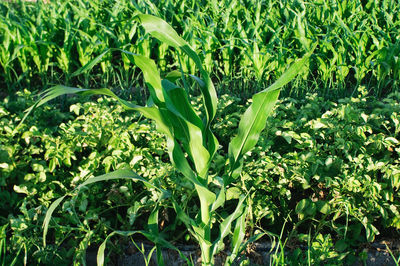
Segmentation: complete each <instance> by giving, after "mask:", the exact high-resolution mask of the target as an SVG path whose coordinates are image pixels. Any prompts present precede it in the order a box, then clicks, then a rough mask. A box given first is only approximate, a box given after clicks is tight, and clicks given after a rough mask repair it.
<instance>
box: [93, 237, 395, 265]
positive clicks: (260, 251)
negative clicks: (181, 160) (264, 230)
mask: <svg viewBox="0 0 400 266" xmlns="http://www.w3.org/2000/svg"><path fill="white" fill-rule="evenodd" d="M137 244H138V246H139V247H141V246H142V244H143V247H144V250H145V255H143V254H142V253H141V252H139V251H138V250H137V249H136V248H135V246H134V245H133V244H129V245H128V246H126V247H125V254H124V255H122V256H120V257H119V258H118V262H117V263H116V264H114V265H118V266H143V265H146V264H145V261H144V257H145V256H146V257H147V256H148V255H149V252H150V251H151V249H152V248H153V247H154V246H152V245H151V244H148V243H144V242H143V243H140V242H138V243H137ZM385 244H386V245H387V246H388V247H389V248H390V250H391V251H392V252H394V254H395V255H397V257H396V258H398V256H399V252H400V242H399V241H398V240H393V241H380V242H375V243H371V244H368V246H366V247H360V251H366V252H367V258H366V260H365V263H364V262H363V261H361V259H359V261H357V262H356V263H354V264H353V266H363V265H367V266H396V265H397V264H396V262H395V261H394V260H393V258H392V257H391V255H390V254H389V252H388V251H387V249H386V245H385ZM177 248H178V249H179V250H180V251H181V252H182V254H183V255H185V256H186V257H187V258H188V259H189V260H191V261H192V262H193V263H194V264H195V265H201V259H200V250H199V249H198V248H197V246H194V245H186V246H179V245H178V246H177ZM300 248H301V249H303V250H306V249H307V247H303V246H300ZM275 252H276V249H274V248H273V247H272V244H271V243H268V242H265V243H254V244H251V245H250V246H249V248H248V249H247V250H246V254H245V255H244V256H242V260H243V259H246V260H247V259H248V260H249V261H250V265H254V266H257V265H271V262H272V258H271V256H272V255H273V254H274V253H275ZM162 254H163V258H164V263H165V265H167V266H184V265H187V263H186V261H185V260H184V259H182V258H181V257H180V256H179V254H178V252H176V251H174V250H168V249H165V250H163V251H162ZM227 255H228V254H227V253H225V252H221V253H220V254H219V255H218V256H217V257H216V258H215V264H214V265H217V266H219V265H223V264H224V261H225V259H226V256H227ZM156 261H157V259H156V253H155V252H153V254H152V257H151V260H150V264H149V265H150V266H156V265H157V262H156ZM240 262H241V260H240V259H238V260H237V261H235V263H234V264H233V265H235V266H236V265H240ZM87 265H89V266H91V265H96V251H88V253H87Z"/></svg>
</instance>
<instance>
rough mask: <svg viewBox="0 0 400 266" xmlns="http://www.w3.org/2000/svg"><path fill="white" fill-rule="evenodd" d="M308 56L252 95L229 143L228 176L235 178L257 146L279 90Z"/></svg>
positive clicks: (299, 68) (298, 69) (294, 74)
mask: <svg viewBox="0 0 400 266" xmlns="http://www.w3.org/2000/svg"><path fill="white" fill-rule="evenodd" d="M310 55H311V53H308V54H306V55H305V56H304V57H303V58H302V59H301V60H299V61H297V62H295V63H294V64H293V65H291V66H290V67H289V69H288V70H287V71H286V72H285V73H284V74H283V75H282V76H281V77H280V78H279V79H278V80H277V81H275V83H273V84H272V85H271V86H270V87H268V88H267V89H265V90H263V91H261V92H259V93H256V94H255V95H253V98H252V99H253V102H252V103H251V105H250V106H249V107H248V108H247V110H246V111H245V113H244V114H243V116H242V118H241V120H240V122H239V130H238V135H237V136H236V137H234V138H233V139H232V141H231V142H230V143H229V150H228V154H229V163H230V174H231V176H232V177H233V178H237V177H238V175H239V173H240V172H239V171H235V170H236V169H238V168H240V167H241V165H242V160H241V159H242V157H243V155H244V154H245V153H246V152H248V151H250V150H251V149H252V148H253V147H254V146H255V145H256V144H257V141H258V139H259V137H260V133H261V131H262V130H263V129H264V127H265V123H266V121H267V117H268V116H269V114H270V113H271V111H272V108H273V107H274V105H275V103H276V101H277V99H278V96H279V92H280V89H281V88H282V87H283V86H284V85H286V84H287V83H288V82H290V81H291V80H292V79H293V78H294V77H295V76H296V75H297V74H298V73H299V72H300V70H301V69H302V67H303V65H304V64H305V63H306V62H307V60H308V58H309V57H310Z"/></svg>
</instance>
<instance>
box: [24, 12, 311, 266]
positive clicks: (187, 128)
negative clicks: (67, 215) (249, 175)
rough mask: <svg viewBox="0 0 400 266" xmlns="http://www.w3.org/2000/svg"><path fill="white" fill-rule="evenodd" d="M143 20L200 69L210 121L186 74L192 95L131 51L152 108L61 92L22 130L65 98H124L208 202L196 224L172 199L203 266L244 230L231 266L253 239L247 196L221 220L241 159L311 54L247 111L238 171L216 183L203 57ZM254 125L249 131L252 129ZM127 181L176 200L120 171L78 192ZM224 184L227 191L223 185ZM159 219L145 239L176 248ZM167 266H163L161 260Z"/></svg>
mask: <svg viewBox="0 0 400 266" xmlns="http://www.w3.org/2000/svg"><path fill="white" fill-rule="evenodd" d="M136 19H137V20H139V21H140V24H141V25H142V26H143V27H144V28H145V30H146V32H148V33H149V34H151V35H153V36H154V37H156V38H157V39H159V40H160V41H162V42H164V43H166V44H168V45H170V46H172V47H174V48H175V49H179V50H180V51H181V52H183V53H184V54H186V55H187V56H188V57H189V58H190V59H192V60H193V61H194V62H195V64H196V67H197V68H198V69H199V72H200V74H201V78H198V77H195V76H191V77H193V78H194V80H195V81H197V83H198V85H199V88H200V91H201V93H202V99H203V108H204V112H203V114H198V113H196V111H195V110H194V108H193V106H192V105H191V104H190V102H189V99H190V98H189V95H188V94H187V91H188V90H189V88H188V86H187V83H186V81H185V75H184V74H183V72H182V81H183V84H184V88H181V87H180V86H179V85H178V84H174V83H172V82H170V81H169V80H167V79H166V80H161V78H160V75H159V73H158V70H157V68H156V65H155V63H154V61H152V60H151V59H149V58H147V57H144V56H142V55H136V54H132V53H129V52H125V53H127V55H128V56H129V58H130V60H131V61H132V62H134V63H135V64H136V65H137V66H138V67H139V68H140V69H141V70H142V72H143V76H144V79H145V81H146V84H147V86H148V89H149V91H150V98H149V99H148V100H147V103H148V105H147V106H139V105H136V104H135V103H132V102H128V101H126V100H123V99H121V98H119V97H118V96H117V95H115V94H114V93H113V92H112V91H111V90H109V89H80V88H71V87H65V86H60V85H58V86H54V87H51V88H50V89H48V90H46V91H45V92H44V93H43V94H42V96H41V99H40V100H39V101H38V102H37V103H36V104H35V105H33V106H32V107H31V108H29V109H28V110H27V111H26V112H27V113H26V115H25V117H24V118H23V119H22V121H21V125H22V124H23V122H24V121H25V118H26V117H27V116H28V115H29V114H30V113H31V111H32V110H33V108H35V107H38V106H41V105H43V104H44V103H46V102H48V101H50V100H52V99H54V98H56V97H58V96H61V95H64V94H83V95H99V94H100V95H106V96H109V97H112V98H114V99H116V100H117V101H118V102H119V103H120V104H122V105H123V106H124V107H125V109H127V110H135V111H139V112H141V113H142V114H143V115H144V116H146V117H148V118H149V119H152V120H154V121H155V122H156V125H157V129H158V131H159V132H161V133H163V134H165V136H166V139H167V147H168V152H169V157H170V160H171V162H172V163H173V165H174V166H175V167H176V168H177V170H178V171H179V172H181V173H182V174H183V176H184V177H185V178H186V179H187V181H189V182H190V184H191V185H192V186H193V187H194V189H195V190H196V193H197V197H198V200H199V201H200V210H199V212H198V213H197V214H196V216H195V218H191V217H190V214H189V213H187V212H185V211H183V210H182V208H181V207H180V206H179V205H178V204H177V203H176V200H175V199H174V198H172V203H173V206H174V209H175V212H176V214H177V217H178V219H179V220H181V222H183V224H184V225H185V226H186V229H187V230H188V231H189V232H190V233H191V234H192V236H193V237H194V239H196V241H197V242H198V244H199V245H200V248H201V258H202V264H203V265H212V264H213V263H214V256H215V255H216V254H217V253H219V252H220V251H221V250H222V248H223V247H224V242H223V241H224V239H225V238H226V237H227V236H228V235H230V233H231V227H232V225H233V224H234V223H236V227H235V230H234V236H233V237H232V238H230V239H231V242H232V248H233V253H232V255H231V256H230V257H229V259H228V260H227V262H226V263H227V264H230V263H232V262H233V260H234V259H235V257H236V256H237V254H238V251H239V248H240V247H241V246H242V242H243V238H244V235H245V229H246V228H245V226H244V221H245V219H246V216H247V210H248V209H247V207H246V205H245V200H246V197H247V195H245V194H244V193H240V194H239V195H238V197H235V199H236V200H237V206H236V208H235V209H234V210H233V211H232V212H231V213H230V214H229V215H228V216H227V217H225V218H224V219H221V221H218V220H217V219H218V218H219V217H221V215H219V214H218V213H217V212H216V211H217V209H219V208H220V207H222V206H224V204H225V198H226V197H225V193H226V192H225V191H226V189H229V186H230V185H231V183H232V181H234V180H235V179H237V178H238V177H239V175H240V169H241V168H242V167H241V164H243V160H242V158H241V157H242V156H243V154H244V153H246V152H248V151H250V149H252V148H253V147H254V146H255V144H256V143H257V140H258V138H259V136H260V132H261V131H262V129H263V128H264V125H265V123H266V119H267V117H268V115H269V113H270V111H271V110H272V107H273V105H274V104H275V102H276V100H277V96H278V94H279V91H280V89H281V88H282V87H283V86H284V85H285V84H287V83H288V82H289V81H291V80H292V79H293V78H294V77H295V76H296V75H297V74H298V72H299V71H300V70H301V68H302V67H303V65H304V63H305V62H306V61H307V60H308V58H309V56H310V54H311V53H308V54H307V55H306V56H305V57H304V58H303V59H302V60H300V61H298V62H296V63H294V64H293V65H292V66H291V67H290V68H289V69H288V70H287V72H285V73H284V74H283V75H282V77H281V78H280V79H278V80H277V81H276V82H275V83H274V84H272V85H271V86H270V87H269V88H267V89H266V90H265V91H262V92H260V93H258V94H256V95H255V96H254V97H253V104H252V105H250V107H249V108H248V109H247V111H246V112H245V114H244V115H243V118H242V120H241V122H240V124H239V133H238V136H237V137H236V138H234V139H233V141H232V142H231V143H230V146H229V147H230V150H231V152H230V153H232V154H233V156H230V158H229V161H230V164H231V168H230V170H229V171H227V172H226V173H224V174H223V175H222V177H214V178H210V177H209V168H210V163H211V161H212V159H213V157H214V154H215V152H216V150H217V147H218V141H217V139H216V137H215V136H214V134H213V133H212V131H211V129H210V125H211V122H212V120H213V119H214V116H215V113H216V106H217V96H216V91H215V88H214V86H213V83H212V81H211V78H210V77H209V75H208V73H207V71H205V70H204V69H203V66H202V63H201V60H200V58H199V57H198V55H197V54H196V53H195V52H194V51H193V50H192V49H191V48H190V46H189V45H188V44H187V43H186V42H185V41H184V40H183V39H182V38H181V37H179V35H178V34H177V33H176V32H175V30H174V29H173V28H172V27H171V26H170V25H168V24H167V23H166V22H165V21H163V20H162V19H160V18H157V17H154V16H151V15H145V14H139V15H137V17H136ZM108 51H109V50H108ZM106 52H107V51H106ZM105 54H106V53H105V52H104V53H102V55H101V57H102V56H103V55H105ZM101 57H97V58H95V59H94V60H93V61H92V62H88V63H87V64H86V65H85V66H83V68H82V69H83V70H82V71H86V70H87V69H90V68H92V67H93V66H94V65H95V64H96V63H98V62H100V60H101ZM181 71H182V69H181ZM247 123H249V124H248V125H247ZM248 129H249V130H248ZM121 178H123V179H132V180H135V181H142V182H143V183H145V184H149V185H151V186H152V187H154V188H157V189H158V190H160V191H161V192H162V193H163V194H168V197H170V195H171V193H169V192H168V193H167V192H166V191H164V190H163V189H160V188H158V186H157V185H152V182H151V181H149V180H147V179H143V178H141V177H139V176H138V175H137V174H136V173H134V172H131V171H128V170H125V171H124V170H117V171H115V172H111V173H106V174H104V175H102V176H98V177H91V178H89V179H87V180H86V181H85V182H83V183H82V184H80V185H79V186H78V187H77V189H78V190H79V189H80V188H81V187H84V186H86V185H88V184H91V183H95V182H98V181H104V180H110V179H121ZM218 182H219V183H220V184H218ZM214 184H218V185H219V188H218V190H217V191H216V192H214V191H212V190H211V189H212V187H213V185H214ZM164 197H165V195H164V196H163V195H161V196H159V197H158V198H159V200H162V199H163V198H164ZM64 198H65V196H62V197H60V198H58V199H57V200H56V201H54V202H53V203H52V204H51V206H50V207H49V209H48V211H47V213H46V217H45V219H44V222H43V226H44V231H43V244H44V246H46V235H47V230H48V226H49V223H50V219H51V217H52V214H53V212H54V210H55V209H56V208H57V206H58V205H60V203H61V202H62V201H63V200H64ZM153 213H154V215H153ZM153 217H154V218H153ZM156 217H158V209H155V210H154V211H153V212H152V214H150V217H149V221H148V226H149V230H150V232H149V233H146V234H145V236H146V237H147V238H148V239H149V240H151V241H153V242H154V243H155V244H156V245H160V247H161V246H164V247H166V246H168V245H166V243H168V242H165V240H163V239H162V238H160V236H159V232H158V218H156ZM218 226H219V234H218V235H217V237H216V238H215V239H213V238H214V237H213V236H212V235H211V230H212V229H213V227H218ZM106 241H107V240H106ZM104 247H105V243H104V244H103V245H101V246H100V248H99V255H98V263H99V264H100V265H102V264H103V263H104V255H103V254H104ZM157 250H158V249H157ZM159 263H161V265H163V262H162V259H161V257H160V260H159Z"/></svg>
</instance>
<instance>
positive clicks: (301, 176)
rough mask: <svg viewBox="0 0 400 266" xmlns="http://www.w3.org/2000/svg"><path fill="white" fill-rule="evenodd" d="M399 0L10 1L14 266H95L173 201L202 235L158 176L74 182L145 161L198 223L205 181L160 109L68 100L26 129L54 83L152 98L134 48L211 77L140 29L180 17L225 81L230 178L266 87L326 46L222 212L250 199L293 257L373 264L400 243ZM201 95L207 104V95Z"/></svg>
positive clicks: (7, 208)
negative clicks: (174, 143)
mask: <svg viewBox="0 0 400 266" xmlns="http://www.w3.org/2000/svg"><path fill="white" fill-rule="evenodd" d="M398 9H399V4H398V3H397V2H396V1H372V0H370V1H331V2H329V3H328V2H327V1H296V2H290V1H259V2H258V4H257V5H252V4H249V3H248V2H247V1H218V2H216V1H203V2H201V1H193V2H191V1H187V0H185V1H168V0H165V1H154V2H153V1H138V2H135V1H118V3H117V4H116V5H114V3H113V2H112V1H97V0H92V1H63V2H62V3H61V2H57V1H54V2H50V3H48V4H47V5H44V4H43V3H41V2H40V1H39V2H38V3H37V4H28V3H24V2H17V3H10V2H0V25H1V27H0V43H1V44H2V45H1V46H0V77H1V78H0V86H1V88H2V89H1V91H0V98H2V100H3V101H2V103H1V105H0V176H1V178H0V213H1V215H0V263H2V264H3V265H13V264H15V265H20V264H23V263H25V264H44V265H54V264H55V263H58V264H68V265H69V264H84V263H85V254H86V252H87V250H91V249H93V248H94V249H96V250H97V248H98V246H99V245H100V244H101V243H102V242H103V241H104V239H106V238H107V237H108V236H109V234H110V233H111V232H114V231H115V230H127V231H129V230H133V229H135V230H136V229H137V230H141V229H144V230H152V229H151V228H149V227H150V226H149V225H148V223H147V221H148V220H150V218H151V216H152V213H153V212H152V210H153V209H154V206H156V205H157V208H159V209H160V210H161V212H160V213H159V217H158V222H159V227H158V229H157V230H159V231H160V235H161V236H162V237H163V238H165V239H167V240H168V241H170V242H171V243H174V244H193V243H195V241H194V239H193V237H191V235H190V234H189V233H188V232H187V231H186V230H185V226H184V224H183V223H182V222H179V220H177V219H175V218H174V217H175V216H176V213H175V211H174V209H175V207H176V205H174V204H176V202H172V201H171V200H170V199H166V200H164V201H163V202H162V203H160V201H159V199H160V194H159V193H158V192H157V191H156V190H154V188H153V187H151V186H146V185H143V184H140V183H132V182H127V181H121V180H120V181H112V182H110V181H109V182H104V183H98V184H97V183H96V184H92V185H90V186H87V187H84V188H82V190H81V191H80V193H76V192H71V191H72V190H73V189H75V188H77V187H78V186H79V185H80V184H82V182H84V181H85V180H87V179H88V178H89V177H93V176H98V175H101V174H104V173H109V172H111V171H113V170H117V169H124V168H131V169H133V170H134V171H135V172H137V173H138V174H139V175H140V176H142V177H144V178H147V179H149V180H150V181H151V183H152V184H156V185H157V187H162V188H163V189H165V190H167V191H172V192H173V193H174V196H176V197H175V198H179V200H180V201H179V202H178V203H179V206H180V208H181V209H182V210H184V211H185V212H186V213H188V214H189V216H194V215H195V214H196V213H198V212H199V208H201V207H200V204H199V202H198V200H197V199H196V193H195V191H194V189H193V186H192V185H191V184H190V182H187V181H185V179H182V176H181V174H180V173H178V171H176V170H174V168H172V167H171V166H170V161H169V157H168V154H167V152H166V149H167V147H166V144H165V139H164V137H163V136H162V135H160V134H158V133H157V132H156V130H155V126H154V125H153V124H151V123H150V121H149V120H148V119H146V118H145V117H143V116H140V115H139V114H133V113H131V112H128V111H125V110H124V109H123V108H121V107H120V106H118V104H117V103H116V102H115V101H113V100H110V99H105V98H101V97H96V98H93V97H92V98H93V99H92V100H94V103H86V102H84V101H80V100H77V99H75V98H71V97H68V96H65V97H63V98H61V100H59V101H57V102H53V103H52V104H51V105H45V106H42V107H41V109H40V110H39V109H38V110H37V111H36V112H34V113H33V114H32V116H29V117H28V118H27V120H26V121H25V123H23V124H22V125H21V127H19V128H18V127H17V125H18V123H19V122H20V121H21V118H22V116H23V113H22V112H23V111H24V110H26V109H27V108H28V107H30V106H32V105H33V103H34V102H33V99H32V98H34V97H33V96H34V94H35V93H36V92H37V91H38V89H39V90H42V88H48V87H49V86H51V85H52V84H54V83H55V84H66V85H79V86H83V87H84V88H103V87H107V88H112V90H113V91H114V92H116V93H117V94H118V96H121V97H123V98H125V99H129V100H133V101H136V102H137V103H138V104H142V105H144V104H145V103H146V98H147V96H148V95H149V91H147V90H146V89H144V88H143V87H144V86H145V85H144V81H143V77H142V75H141V74H140V71H139V69H138V68H136V67H134V66H132V64H131V61H130V60H129V59H130V58H129V56H127V55H128V53H126V52H134V53H138V54H141V55H144V56H147V57H149V58H152V59H154V60H155V61H156V62H157V64H158V66H159V67H160V68H161V74H162V76H164V74H165V73H167V71H168V70H169V69H171V68H172V69H177V68H178V69H179V68H181V69H182V71H183V72H185V73H193V74H198V73H197V72H196V71H197V70H196V66H195V64H193V63H192V62H191V61H188V60H187V59H186V58H185V57H184V56H177V54H176V53H174V52H173V51H172V50H171V49H169V48H168V46H167V45H165V44H162V43H160V42H159V41H156V40H155V39H151V38H149V36H148V35H147V34H145V32H144V31H142V29H141V28H140V27H139V26H138V24H136V22H133V21H132V16H133V14H135V12H138V11H140V12H144V13H151V14H156V15H158V16H160V17H162V18H164V19H165V20H167V21H168V22H169V23H170V24H171V25H173V27H174V28H175V29H176V30H177V31H178V32H179V34H181V35H182V36H183V38H184V39H185V40H187V42H188V43H189V44H190V45H191V46H192V47H193V48H194V49H195V50H196V52H198V53H199V54H200V56H201V59H202V61H203V63H204V67H205V69H206V70H207V71H209V72H210V73H211V77H212V80H213V81H214V82H215V83H216V86H217V91H218V94H220V95H221V96H220V101H219V106H218V107H219V108H218V110H220V111H218V112H217V115H216V118H215V123H214V125H213V132H214V133H215V134H216V136H217V138H218V141H219V143H220V144H221V146H222V147H225V148H226V149H225V150H224V149H219V150H218V151H217V155H216V160H214V161H213V162H212V164H211V168H210V176H211V177H212V178H214V177H219V176H222V175H223V174H222V173H223V171H224V169H225V168H226V166H227V165H226V161H225V159H224V158H226V157H227V156H228V153H229V151H228V148H227V147H228V146H229V145H228V144H229V141H230V140H231V139H232V137H234V135H235V132H236V129H237V127H238V124H239V121H240V116H241V114H242V113H243V112H244V110H245V109H246V108H247V107H248V106H249V105H250V104H251V103H252V100H249V99H248V97H249V96H250V95H251V94H252V93H253V92H255V91H260V90H262V89H263V88H265V87H267V85H269V84H271V83H272V82H273V81H275V80H276V78H278V77H279V76H280V75H281V74H282V73H283V72H284V71H285V70H286V69H287V67H288V65H289V64H291V63H292V62H293V61H294V60H295V58H297V57H300V56H301V55H303V54H304V53H305V52H307V51H310V50H311V48H312V47H311V46H313V45H314V44H316V47H315V50H314V53H313V55H312V56H311V57H310V63H309V64H308V65H307V69H308V72H305V73H304V74H303V75H301V77H299V78H298V79H297V80H296V81H295V82H292V83H291V84H289V86H287V87H286V88H285V89H286V90H285V91H284V92H283V95H286V96H287V95H291V96H292V97H284V98H282V100H280V101H279V102H278V106H277V107H276V108H275V110H274V112H273V114H272V116H271V117H269V118H268V121H267V128H266V130H265V131H264V132H263V133H262V135H261V137H260V140H259V142H258V144H257V146H256V147H255V149H254V150H252V151H250V152H248V153H246V154H245V156H244V157H245V159H246V160H245V161H246V163H245V164H244V165H243V169H242V170H243V174H242V176H241V178H240V179H239V180H236V181H235V182H234V183H233V187H230V188H229V189H228V190H227V191H226V203H225V206H224V211H223V212H222V213H219V214H218V215H219V216H216V217H214V218H213V219H216V220H218V222H221V221H223V220H224V219H225V218H226V217H228V215H229V213H232V211H234V210H235V207H236V206H235V204H236V202H235V200H234V199H236V198H237V197H238V195H240V194H246V195H248V206H249V213H250V215H249V217H248V219H247V220H246V228H247V231H246V232H247V234H246V238H247V237H249V236H251V235H257V234H259V233H261V234H264V235H265V237H264V238H263V240H268V237H267V236H269V237H270V238H271V239H272V240H276V241H277V243H278V244H279V250H286V251H287V252H286V253H283V252H278V253H275V254H274V256H273V257H272V259H273V262H274V263H275V264H296V263H298V262H299V261H302V262H305V263H307V264H312V265H314V264H319V263H324V264H325V263H328V264H332V265H338V264H345V265H346V264H352V263H353V262H354V261H355V260H356V259H359V260H361V261H362V260H365V257H366V253H365V250H366V249H365V248H368V246H369V245H370V244H368V243H371V242H372V241H377V240H382V239H383V240H388V239H389V240H390V239H392V238H394V239H396V238H400V233H399V232H400V218H399V217H400V213H399V212H400V209H399V208H400V199H399V193H398V192H399V189H400V164H399V152H400V143H399V141H400V137H399V132H400V125H399V117H400V106H399V102H400V95H399V93H398V91H397V87H398V81H399V80H400V77H399V74H400V72H399V61H398V58H397V54H398V52H399V36H398V32H399V30H398V28H399V27H400V24H399V14H400V13H399V12H396V10H398ZM110 49H114V50H113V51H114V52H113V53H111V52H110ZM117 49H123V50H124V52H122V53H120V52H119V51H120V50H117ZM97 56H99V57H97ZM96 58H97V59H98V60H97V59H96ZM100 58H101V60H100ZM93 59H94V60H95V63H96V64H89V65H90V67H87V66H88V65H87V64H88V63H89V62H91V60H93ZM81 67H83V69H86V70H88V69H89V68H92V69H91V70H90V71H81V70H82V68H81ZM172 78H173V77H172ZM186 89H187V91H190V93H192V94H193V95H194V98H193V99H192V100H193V102H192V105H193V106H194V107H195V108H196V106H199V105H200V103H201V97H199V96H196V95H198V94H199V93H198V91H196V90H194V87H193V88H186ZM313 92H316V93H313ZM376 96H380V98H379V97H376ZM196 111H197V110H196ZM64 195H69V196H71V197H68V198H66V199H65V201H63V202H62V204H61V205H60V206H61V207H60V208H58V209H56V210H55V211H54V213H53V218H52V219H51V221H50V224H49V228H48V233H47V245H44V244H43V243H44V239H43V228H42V225H43V222H44V219H45V214H46V213H48V210H49V207H50V204H51V203H52V202H54V201H55V200H56V199H58V198H59V197H60V196H64ZM182 195H184V196H182ZM160 204H161V205H160ZM211 223H215V220H214V221H211ZM211 234H212V235H211V236H212V237H214V236H215V237H218V235H216V232H214V231H213V232H211ZM139 240H141V239H139ZM126 242H130V239H128V238H111V239H110V240H109V245H108V246H107V250H106V261H107V262H111V263H115V262H116V261H117V257H118V254H122V250H121V245H123V244H124V243H126ZM110 244H111V245H110ZM226 244H228V243H226ZM391 248H392V250H393V252H394V253H391V254H392V255H393V258H394V260H396V256H397V257H398V249H397V250H396V247H394V246H391ZM397 260H398V259H397ZM397 263H398V262H397Z"/></svg>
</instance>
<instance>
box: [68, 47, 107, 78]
mask: <svg viewBox="0 0 400 266" xmlns="http://www.w3.org/2000/svg"><path fill="white" fill-rule="evenodd" d="M112 50H114V49H106V50H105V51H103V52H102V53H101V54H99V55H98V56H96V57H95V58H94V59H93V60H91V61H90V62H88V63H87V64H86V65H84V66H83V67H81V68H80V69H78V70H77V71H75V72H74V73H72V74H71V77H75V76H78V75H80V74H82V73H84V72H86V71H88V70H90V69H92V68H93V67H94V66H95V65H96V64H98V63H99V62H101V60H102V59H103V56H105V55H106V54H107V53H109V52H111V51H112Z"/></svg>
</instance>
